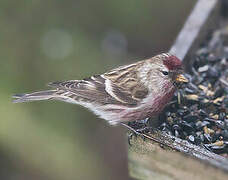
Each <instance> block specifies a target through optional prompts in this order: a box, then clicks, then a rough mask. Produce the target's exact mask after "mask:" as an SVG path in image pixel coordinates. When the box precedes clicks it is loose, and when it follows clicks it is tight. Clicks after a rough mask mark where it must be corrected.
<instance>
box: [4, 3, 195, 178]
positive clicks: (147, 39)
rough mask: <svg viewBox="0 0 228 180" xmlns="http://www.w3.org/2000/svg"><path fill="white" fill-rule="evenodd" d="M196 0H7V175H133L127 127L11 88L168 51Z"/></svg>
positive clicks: (37, 86)
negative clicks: (22, 99)
mask: <svg viewBox="0 0 228 180" xmlns="http://www.w3.org/2000/svg"><path fill="white" fill-rule="evenodd" d="M194 3H195V0H191V1H190V0H112V1H110V0H68V1H61V0H46V1H41V0H20V1H9V0H0V52H1V53H0V59H1V60H0V74H1V76H0V82H1V85H0V116H1V121H0V179H3V180H14V179H16V180H22V179H23V180H25V179H37V180H41V179H42V180H46V179H47V180H49V179H55V180H62V179H64V180H68V179H69V180H71V179H72V180H73V179H83V180H84V179H85V180H87V179H88V180H90V179H93V180H103V179H104V180H107V179H126V174H127V172H126V171H127V155H126V152H127V141H126V139H123V140H122V138H123V137H124V135H123V134H124V132H123V131H122V129H121V128H118V127H109V125H108V124H107V123H105V122H104V121H103V120H100V119H98V118H96V117H95V116H94V115H93V114H92V113H90V112H88V111H87V110H86V109H84V108H82V107H79V106H76V105H71V104H67V103H63V102H54V101H49V102H34V103H25V104H12V103H11V96H12V94H15V93H23V92H31V91H34V90H43V89H47V87H46V86H45V85H46V84H47V83H48V82H51V81H57V80H58V81H59V80H69V79H80V78H84V77H88V76H90V75H93V74H98V73H102V72H105V71H106V70H108V69H110V68H114V67H116V66H119V65H122V64H127V63H130V62H133V61H137V60H140V59H143V58H146V57H150V56H153V55H155V54H157V53H160V52H164V51H167V50H168V49H169V48H170V46H171V44H172V43H173V41H174V40H175V37H176V35H177V34H178V32H179V30H180V28H181V27H182V25H183V22H184V20H185V19H186V17H187V15H188V14H189V12H190V10H191V9H192V7H193V5H194ZM113 164H114V165H113ZM116 168H117V169H116ZM118 168H119V169H118ZM121 170H122V172H120V171H121ZM118 172H120V173H118Z"/></svg>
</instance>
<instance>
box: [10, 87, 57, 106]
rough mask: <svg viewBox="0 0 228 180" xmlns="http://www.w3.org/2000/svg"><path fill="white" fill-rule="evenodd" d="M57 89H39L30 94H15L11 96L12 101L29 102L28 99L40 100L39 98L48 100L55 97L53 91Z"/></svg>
mask: <svg viewBox="0 0 228 180" xmlns="http://www.w3.org/2000/svg"><path fill="white" fill-rule="evenodd" d="M56 92H57V90H47V91H39V92H34V93H30V94H15V95H14V96H13V98H14V100H13V102H14V103H21V102H29V101H40V100H48V99H52V98H54V97H55V93H56Z"/></svg>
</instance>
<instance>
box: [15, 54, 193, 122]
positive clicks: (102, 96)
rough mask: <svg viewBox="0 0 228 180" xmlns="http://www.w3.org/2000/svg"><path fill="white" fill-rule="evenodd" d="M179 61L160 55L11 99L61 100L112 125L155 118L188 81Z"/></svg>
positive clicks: (172, 57) (16, 101)
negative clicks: (181, 84)
mask: <svg viewBox="0 0 228 180" xmlns="http://www.w3.org/2000/svg"><path fill="white" fill-rule="evenodd" d="M182 73H183V70H182V64H181V61H180V60H179V59H178V58H177V57H176V56H174V55H171V54H169V53H162V54H159V55H157V56H154V57H152V58H149V59H146V60H142V61H139V62H136V63H133V64H130V65H125V66H121V67H119V68H116V69H113V70H110V71H108V72H106V73H104V74H101V75H94V76H91V77H90V78H85V79H83V80H69V81H63V82H52V83H49V84H48V85H49V86H50V87H52V88H55V89H54V90H46V91H39V92H33V93H29V94H17V95H14V96H13V98H16V99H14V100H13V102H15V103H19V102H28V101H38V100H60V101H65V102H69V103H74V104H79V105H82V106H84V107H86V108H88V109H90V110H91V111H93V112H94V113H95V114H96V115H98V116H99V117H100V118H102V119H105V120H107V121H108V122H109V123H110V124H111V125H116V124H118V123H126V122H129V121H136V120H143V119H146V118H148V117H154V116H156V115H158V114H159V113H160V112H161V111H162V109H163V108H164V107H165V105H166V104H167V103H168V102H169V101H170V99H171V98H172V96H173V95H174V92H175V91H176V89H177V87H178V84H180V83H186V82H188V80H187V79H186V78H185V77H184V75H183V74H182Z"/></svg>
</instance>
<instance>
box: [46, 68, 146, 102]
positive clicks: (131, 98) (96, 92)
mask: <svg viewBox="0 0 228 180" xmlns="http://www.w3.org/2000/svg"><path fill="white" fill-rule="evenodd" d="M125 70H127V69H125ZM135 73H136V72H135V71H131V72H129V73H123V72H122V70H121V69H120V70H119V76H117V74H118V73H117V72H116V70H115V71H110V72H107V73H105V74H103V75H96V76H91V77H90V78H86V79H83V80H71V81H65V82H54V83H50V84H49V86H51V87H55V88H57V89H58V90H59V95H64V96H69V97H70V98H73V99H75V100H76V101H77V100H81V101H87V102H96V103H99V104H118V105H124V106H135V105H137V104H138V103H140V102H141V100H142V99H143V98H145V97H146V96H147V94H148V90H147V89H146V88H145V87H144V86H142V85H141V84H140V83H139V81H138V80H137V78H138V77H137V75H136V74H135ZM115 78H117V79H115ZM68 92H70V93H68ZM57 94H58V92H57Z"/></svg>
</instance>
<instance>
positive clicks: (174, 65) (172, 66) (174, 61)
mask: <svg viewBox="0 0 228 180" xmlns="http://www.w3.org/2000/svg"><path fill="white" fill-rule="evenodd" d="M163 64H164V65H165V66H166V67H167V68H168V69H169V70H176V69H180V68H181V67H182V63H181V60H180V59H178V58H177V57H176V56H174V55H171V56H169V57H167V58H165V59H164V60H163Z"/></svg>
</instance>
